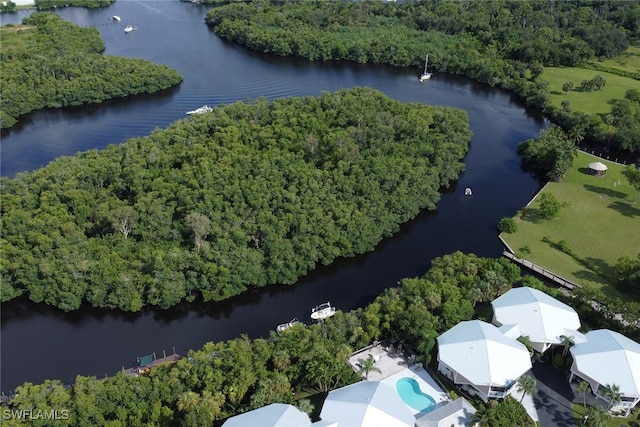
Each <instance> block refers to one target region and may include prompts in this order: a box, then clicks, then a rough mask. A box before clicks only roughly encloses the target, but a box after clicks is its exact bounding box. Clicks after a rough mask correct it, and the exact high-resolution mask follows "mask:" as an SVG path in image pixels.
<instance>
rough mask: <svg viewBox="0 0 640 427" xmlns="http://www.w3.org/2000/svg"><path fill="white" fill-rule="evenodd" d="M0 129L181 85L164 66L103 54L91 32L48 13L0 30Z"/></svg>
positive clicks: (97, 37)
mask: <svg viewBox="0 0 640 427" xmlns="http://www.w3.org/2000/svg"><path fill="white" fill-rule="evenodd" d="M0 37H1V38H2V45H1V50H0V53H1V55H2V60H1V61H0V95H1V96H0V127H1V128H3V129H4V128H9V127H11V126H13V125H14V124H15V123H16V121H17V119H18V117H20V116H22V115H24V114H27V113H29V112H31V111H34V110H38V109H41V108H47V107H49V108H55V107H64V106H71V105H82V104H89V103H99V102H102V101H105V100H107V99H112V98H118V97H125V96H129V95H135V94H140V93H153V92H157V91H160V90H163V89H167V88H169V87H171V86H174V85H176V84H178V83H180V82H181V81H182V77H181V76H180V74H179V73H178V72H177V71H176V70H174V69H171V68H169V67H167V66H165V65H157V64H153V63H151V62H149V61H146V60H143V59H131V58H119V57H116V56H108V55H103V54H102V52H103V51H104V49H105V45H104V42H103V41H102V39H101V38H100V34H99V33H98V30H96V29H95V28H82V27H80V26H78V25H75V24H72V23H70V22H67V21H64V20H63V19H62V18H60V17H59V16H58V15H55V14H53V13H51V12H39V13H33V14H32V15H30V16H29V17H27V18H25V19H24V20H23V24H22V25H15V26H14V25H5V26H2V27H1V28H0Z"/></svg>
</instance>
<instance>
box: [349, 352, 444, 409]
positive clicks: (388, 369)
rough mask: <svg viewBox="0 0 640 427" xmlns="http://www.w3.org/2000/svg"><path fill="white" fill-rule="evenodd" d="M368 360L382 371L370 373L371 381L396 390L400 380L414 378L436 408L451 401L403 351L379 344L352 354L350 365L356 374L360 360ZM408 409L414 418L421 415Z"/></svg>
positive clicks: (369, 378)
mask: <svg viewBox="0 0 640 427" xmlns="http://www.w3.org/2000/svg"><path fill="white" fill-rule="evenodd" d="M368 358H370V359H373V360H374V365H375V366H376V367H377V368H378V369H380V371H381V372H375V371H371V372H369V377H368V378H367V379H368V380H369V381H380V382H381V383H385V384H387V385H389V386H391V387H393V389H394V390H395V388H396V382H397V381H398V380H399V379H400V378H413V379H414V380H416V381H417V382H418V384H419V385H420V389H421V390H422V391H423V392H424V393H426V394H428V395H429V396H431V397H433V399H434V400H435V401H436V407H438V406H441V405H442V404H444V403H445V402H448V401H449V398H448V396H447V394H446V393H445V392H444V391H443V390H442V389H441V388H440V386H438V384H437V383H436V382H435V380H434V379H433V378H431V376H430V375H429V373H428V372H427V371H425V370H424V368H423V367H422V364H421V363H412V361H413V360H412V357H411V356H410V355H405V354H404V353H403V352H402V351H398V350H396V349H392V348H390V347H386V346H383V345H380V344H377V345H373V346H370V347H366V348H364V349H362V350H359V351H358V352H356V353H354V354H352V355H351V357H350V358H349V364H350V365H351V366H352V367H353V370H354V371H355V372H358V371H359V370H360V367H359V366H358V363H359V362H358V360H359V359H368ZM363 379H364V375H363ZM407 408H409V409H410V410H411V412H412V413H413V415H414V416H416V415H418V414H420V411H417V410H415V409H414V408H411V407H410V406H408V405H407Z"/></svg>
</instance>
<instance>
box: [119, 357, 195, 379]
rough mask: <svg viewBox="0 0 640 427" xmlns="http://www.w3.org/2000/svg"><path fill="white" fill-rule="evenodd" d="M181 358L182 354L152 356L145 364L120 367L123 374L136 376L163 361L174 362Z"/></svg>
mask: <svg viewBox="0 0 640 427" xmlns="http://www.w3.org/2000/svg"><path fill="white" fill-rule="evenodd" d="M180 359H182V356H180V355H179V354H175V353H174V354H170V355H169V356H164V357H161V358H159V359H156V358H155V357H154V359H153V362H151V363H149V364H147V365H145V366H135V367H133V368H128V369H125V368H124V366H123V367H122V372H123V373H124V374H125V375H130V376H134V377H137V376H138V375H142V374H146V373H147V372H149V371H150V370H151V369H153V368H155V367H157V366H160V365H162V364H164V363H175V362H177V361H178V360H180Z"/></svg>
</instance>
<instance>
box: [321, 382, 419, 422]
mask: <svg viewBox="0 0 640 427" xmlns="http://www.w3.org/2000/svg"><path fill="white" fill-rule="evenodd" d="M320 418H321V419H322V420H323V421H334V420H335V421H338V426H340V427H413V426H414V423H415V418H414V416H413V414H412V412H411V411H410V410H409V407H408V406H407V405H406V404H405V403H404V402H403V401H402V399H401V398H400V396H398V393H397V392H396V390H394V389H393V388H392V387H390V386H389V385H387V384H384V383H380V382H377V381H361V382H359V383H355V384H351V385H348V386H346V387H342V388H339V389H337V390H333V391H331V392H329V395H328V396H327V398H326V399H325V401H324V405H323V406H322V411H321V412H320Z"/></svg>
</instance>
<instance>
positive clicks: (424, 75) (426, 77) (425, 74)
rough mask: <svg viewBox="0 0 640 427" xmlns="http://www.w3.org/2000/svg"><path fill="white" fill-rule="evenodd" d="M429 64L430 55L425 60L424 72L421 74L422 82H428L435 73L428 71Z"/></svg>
mask: <svg viewBox="0 0 640 427" xmlns="http://www.w3.org/2000/svg"><path fill="white" fill-rule="evenodd" d="M427 65H429V55H427V59H425V61H424V72H423V73H422V75H421V76H420V81H421V82H426V81H427V80H429V79H430V78H431V76H432V75H433V73H430V72H429V71H427Z"/></svg>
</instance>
